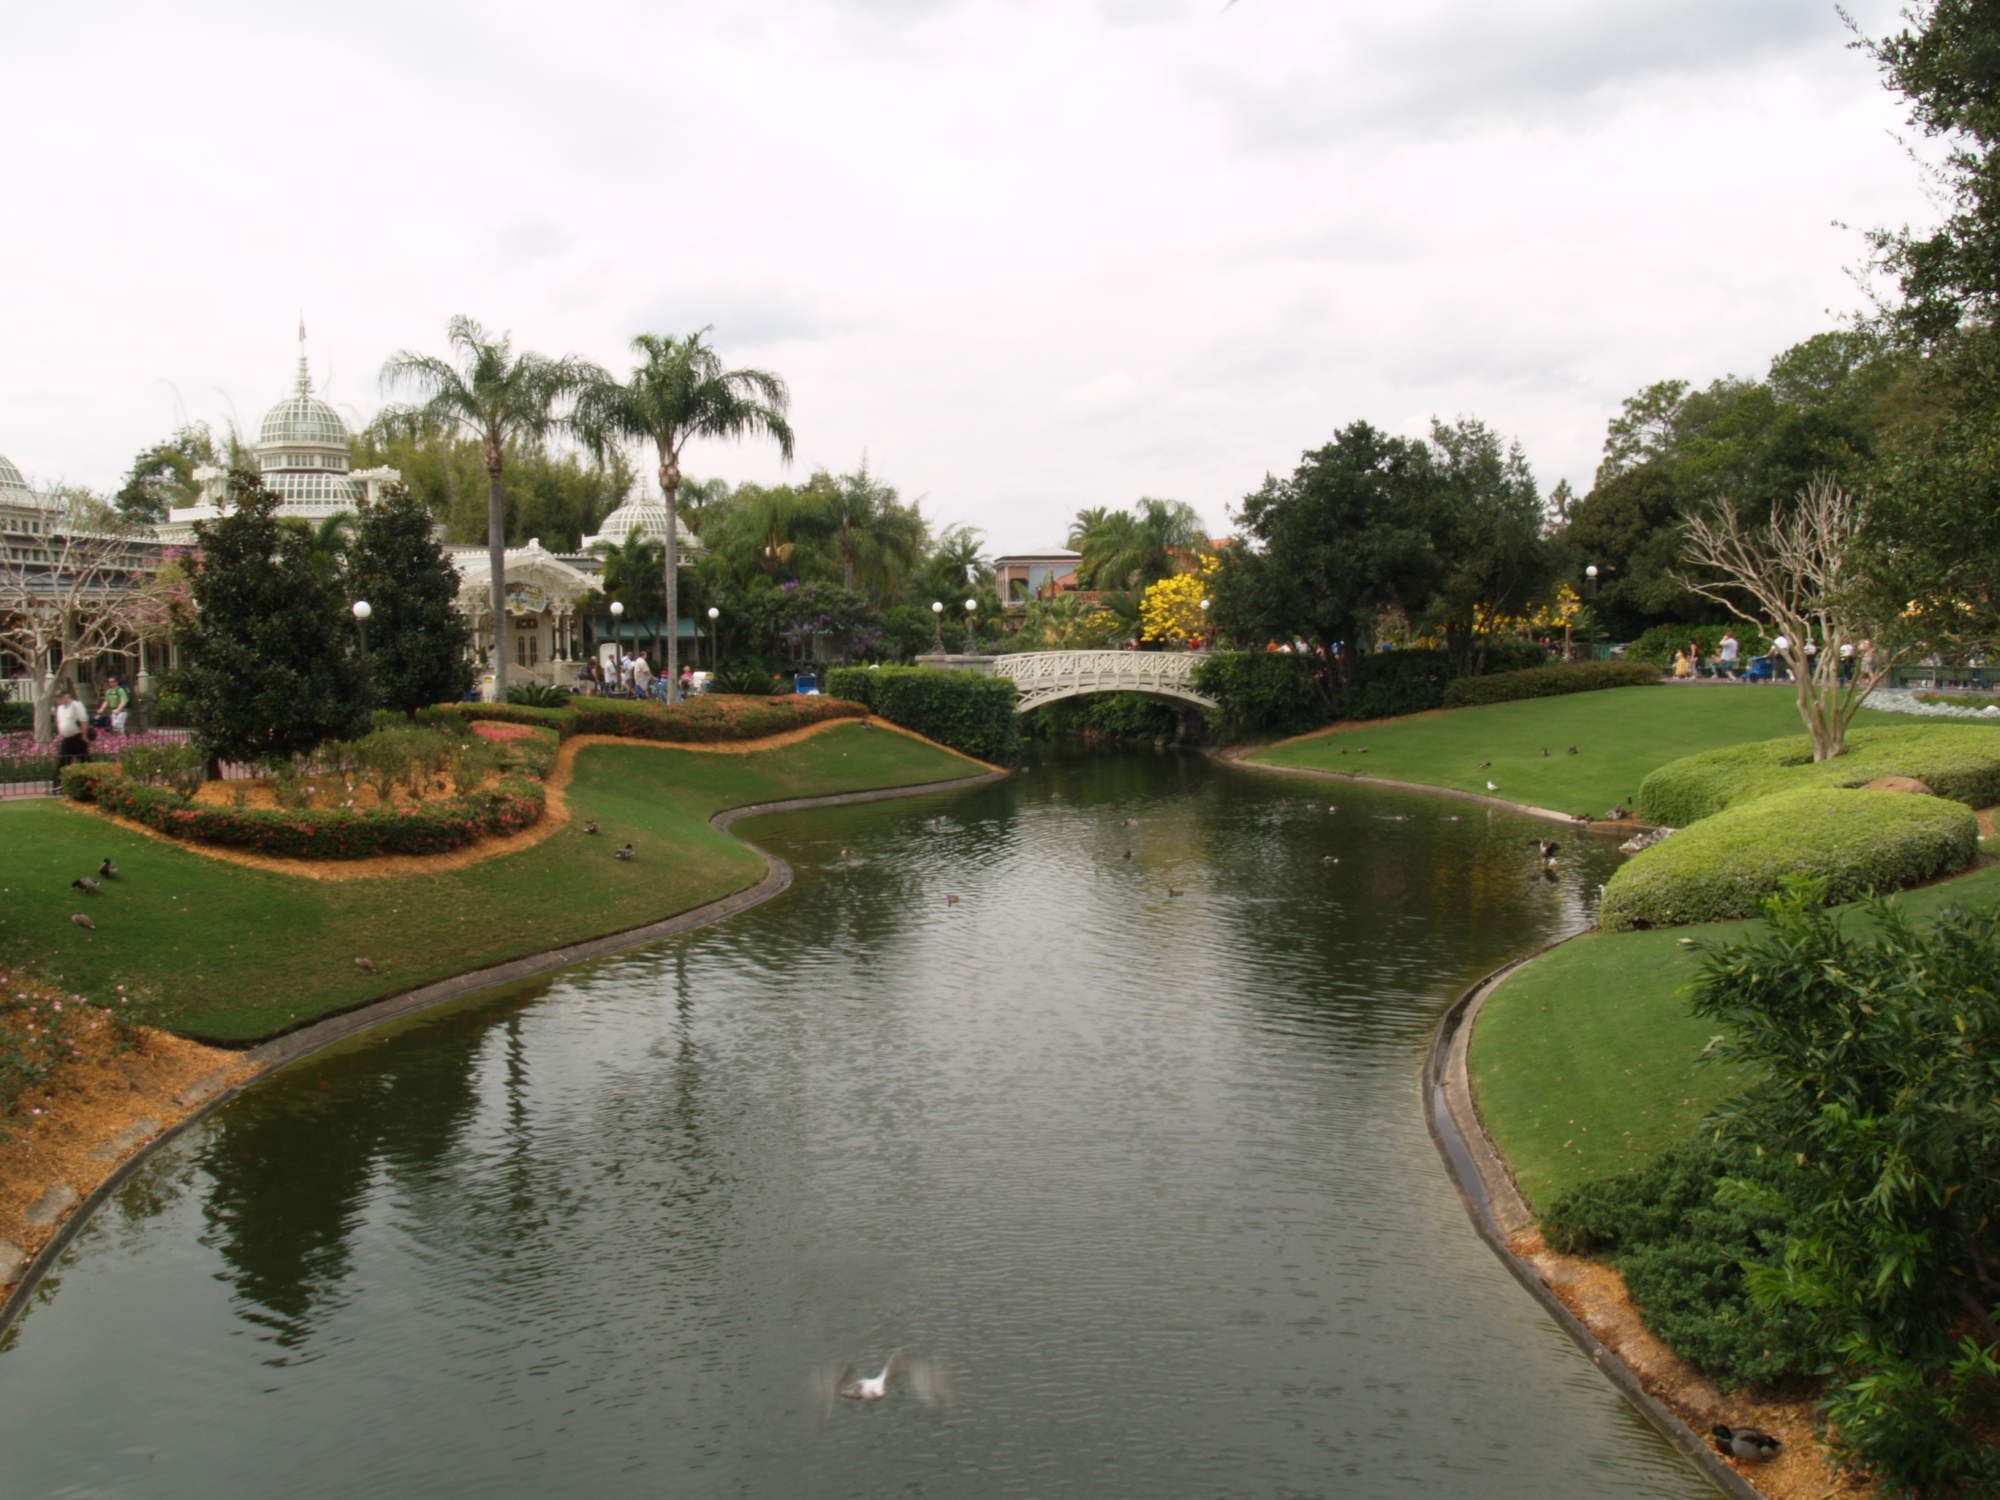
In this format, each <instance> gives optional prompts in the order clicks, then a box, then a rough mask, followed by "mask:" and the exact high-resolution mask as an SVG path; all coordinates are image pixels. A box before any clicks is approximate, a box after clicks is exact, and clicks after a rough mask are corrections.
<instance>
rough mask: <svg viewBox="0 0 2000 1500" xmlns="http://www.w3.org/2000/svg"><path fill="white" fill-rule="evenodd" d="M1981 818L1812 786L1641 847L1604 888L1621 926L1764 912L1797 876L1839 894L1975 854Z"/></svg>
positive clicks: (1921, 874)
mask: <svg viewBox="0 0 2000 1500" xmlns="http://www.w3.org/2000/svg"><path fill="white" fill-rule="evenodd" d="M1978 841H1979V822H1978V819H1976V818H1974V817H1973V815H1972V812H1971V810H1970V809H1969V808H1967V807H1964V806H1962V805H1961V804H1959V803H1957V802H1949V801H1946V800H1945V799H1944V798H1942V797H1923V796H1914V795H1911V794H1909V793H1905V792H1859V791H1850V790H1846V789H1843V788H1836V787H1806V788H1804V789H1802V790H1799V791H1792V792H1779V793H1777V794H1775V795H1773V796H1767V797H1760V798H1758V799H1757V800H1756V801H1755V802H1752V803H1749V804H1747V805H1746V806H1742V807H1736V808H1732V809H1730V810H1729V811H1727V812H1722V813H1717V814H1716V815H1715V816H1713V817H1710V818H1706V819H1704V820H1703V821H1701V822H1699V823H1697V824H1695V825H1694V826H1693V827H1692V828H1684V829H1682V830H1681V831H1680V832H1679V833H1676V834H1675V835H1674V836H1673V837H1672V838H1670V839H1666V840H1663V841H1662V842H1660V843H1658V844H1655V845H1653V847H1652V848H1650V849H1647V850H1645V851H1644V852H1643V853H1640V854H1637V855H1634V856H1633V857H1632V859H1631V860H1630V861H1628V862H1627V863H1626V864H1624V865H1622V866H1620V867H1619V869H1618V871H1617V872H1616V873H1615V874H1614V875H1612V877H1611V879H1610V881H1609V882H1608V883H1607V884H1606V885H1605V887H1604V901H1603V904H1602V906H1601V907H1600V909H1599V911H1598V916H1597V920H1598V924H1599V925H1600V926H1602V927H1603V928H1605V929H1606V930H1607V931H1611V932H1618V931H1624V930H1626V929H1629V928H1634V927H1677V926H1682V925H1684V924H1686V923H1689V922H1720V921H1725V920H1727V919H1729V918H1731V917H1749V916H1755V915H1756V914H1757V910H1758V907H1759V904H1760V903H1761V902H1762V901H1763V900H1764V898H1765V897H1767V896H1772V895H1775V894H1777V893H1778V891H1779V890H1780V888H1781V887H1782V885H1783V883H1784V880H1785V878H1786V877H1787V876H1790V875H1814V876H1818V877H1819V878H1820V879H1822V880H1824V881H1825V882H1826V900H1827V902H1828V903H1829V904H1833V903H1838V902H1842V901H1852V900H1854V899H1856V898H1857V897H1860V896H1865V895H1869V894H1871V893H1885V892H1888V891H1893V890H1899V889H1901V888H1902V887H1904V886H1907V885H1915V884H1917V883H1918V882H1919V881H1924V880H1929V879H1931V878H1932V877H1933V876H1936V875H1944V874H1948V873H1950V872H1951V871H1953V870H1959V869H1963V868H1964V867H1965V866H1966V865H1969V864H1971V863H1972V859H1973V855H1974V852H1975V851H1976V849H1977V847H1978Z"/></svg>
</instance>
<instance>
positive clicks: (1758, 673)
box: [1743, 656, 1778, 682]
mask: <svg viewBox="0 0 2000 1500" xmlns="http://www.w3.org/2000/svg"><path fill="white" fill-rule="evenodd" d="M1743 680H1744V681H1745V682H1776V681H1777V680H1778V674H1777V672H1776V671H1775V670H1774V669H1773V668H1772V666H1771V658H1770V657H1768V656H1753V657H1751V658H1750V665H1749V667H1747V668H1746V669H1745V670H1744V673H1743Z"/></svg>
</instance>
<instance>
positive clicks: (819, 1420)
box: [805, 1359, 854, 1427]
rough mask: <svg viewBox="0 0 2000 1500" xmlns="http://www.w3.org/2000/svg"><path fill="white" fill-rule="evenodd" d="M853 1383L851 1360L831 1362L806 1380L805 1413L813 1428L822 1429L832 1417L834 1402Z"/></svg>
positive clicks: (852, 1364)
mask: <svg viewBox="0 0 2000 1500" xmlns="http://www.w3.org/2000/svg"><path fill="white" fill-rule="evenodd" d="M853 1382H854V1361H853V1360H851V1359H850V1360H832V1361H829V1362H827V1363H826V1364H823V1365H821V1366H819V1368H817V1369H816V1370H814V1371H813V1372H812V1374H811V1375H809V1376H808V1377H807V1378H806V1387H805V1397H806V1412H807V1415H809V1416H810V1417H811V1418H812V1421H813V1425H814V1426H815V1427H824V1426H825V1425H826V1422H827V1419H828V1418H829V1417H831V1416H832V1415H833V1405H834V1402H836V1401H837V1400H839V1399H840V1393H841V1392H842V1391H843V1390H845V1389H846V1388H847V1387H848V1386H849V1385H851V1384H853Z"/></svg>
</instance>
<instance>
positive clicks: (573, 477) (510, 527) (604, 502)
mask: <svg viewBox="0 0 2000 1500" xmlns="http://www.w3.org/2000/svg"><path fill="white" fill-rule="evenodd" d="M352 448H353V454H354V458H353V462H354V467H355V468H357V469H366V468H374V467H376V466H378V465H387V466H389V467H390V468H393V469H395V470H397V471H398V472H399V473H401V474H402V476H403V483H404V484H406V485H408V486H409V488H410V493H412V494H413V495H415V496H416V497H417V498H418V499H419V500H421V501H422V502H423V503H424V505H425V506H426V507H427V508H428V509H429V510H430V512H431V514H432V515H433V516H434V517H436V518H437V520H438V521H440V522H442V523H443V525H444V528H445V539H446V540H447V541H452V542H481V541H484V540H485V539H486V512H487V498H488V497H487V486H486V461H485V456H484V446H483V445H482V444H481V443H479V442H477V441H475V440H473V439H471V438H468V437H465V436H463V435H462V434H461V433H459V432H458V431H457V430H456V429H441V428H439V427H438V426H437V425H436V424H435V423H431V422H426V421H422V420H413V419H412V418H410V417H409V416H407V415H403V414H398V413H394V412H391V413H385V414H382V415H380V416H378V417H377V418H376V419H375V420H374V421H373V422H371V423H369V425H368V427H367V428H366V429H365V430H364V431H362V432H360V433H359V434H357V435H356V436H355V438H354V440H353V444H352ZM635 477H636V476H635V475H634V473H633V470H632V466H631V464H630V463H629V462H627V460H626V458H625V455H624V454H622V453H613V454H611V455H610V457H609V458H608V459H606V460H603V461H599V460H597V459H595V458H592V457H590V456H588V455H585V454H579V453H577V452H574V451H572V450H568V449H558V448H553V447H547V446H543V445H541V444H538V443H533V442H524V441H520V440H516V441H514V442H512V443H509V444H508V445H507V454H506V468H505V473H504V474H503V475H502V478H501V509H502V514H503V516H504V519H505V530H506V533H507V545H508V546H509V547H519V546H522V545H524V544H526V543H527V542H528V541H529V540H530V539H531V538H540V539H541V542H542V544H543V545H544V546H546V547H547V548H548V549H549V550H550V551H552V552H574V551H575V550H576V549H577V548H578V547H580V546H582V545H583V539H584V538H585V537H586V536H590V535H592V534H593V533H595V532H597V531H598V530H599V529H600V528H601V527H602V525H603V522H604V518H605V517H606V516H608V515H610V514H611V512H612V511H614V510H616V509H617V508H618V507H619V506H620V505H622V504H624V503H625V500H626V499H627V497H628V496H630V494H631V493H632V485H633V482H634V479H635Z"/></svg>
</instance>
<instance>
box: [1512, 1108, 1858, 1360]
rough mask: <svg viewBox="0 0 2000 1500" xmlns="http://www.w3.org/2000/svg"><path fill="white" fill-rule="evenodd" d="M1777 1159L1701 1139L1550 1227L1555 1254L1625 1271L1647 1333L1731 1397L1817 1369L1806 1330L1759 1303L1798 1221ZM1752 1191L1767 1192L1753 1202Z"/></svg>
mask: <svg viewBox="0 0 2000 1500" xmlns="http://www.w3.org/2000/svg"><path fill="white" fill-rule="evenodd" d="M1789 1175H1791V1174H1790V1172H1789V1170H1788V1169H1787V1167H1786V1166H1785V1165H1783V1164H1781V1159H1780V1158H1777V1157H1764V1158H1760V1157H1759V1156H1758V1155H1757V1154H1756V1152H1755V1151H1753V1150H1751V1149H1750V1148H1748V1147H1746V1146H1743V1145H1740V1144H1734V1143H1726V1142H1723V1141H1720V1140H1718V1139H1716V1138H1715V1137H1714V1136H1712V1135H1699V1136H1696V1137H1694V1138H1692V1139H1690V1140H1685V1141H1681V1142H1679V1143H1677V1144H1676V1145H1674V1146H1672V1147H1670V1148H1668V1149H1667V1150H1665V1151H1663V1152H1661V1153H1660V1154H1659V1155H1658V1156H1655V1157H1654V1158H1653V1159H1652V1160H1650V1161H1648V1162H1647V1163H1646V1164H1645V1165H1644V1166H1642V1167H1636V1168H1634V1169H1633V1170H1632V1171H1630V1172H1621V1173H1620V1174H1619V1175H1618V1176H1616V1177H1607V1178H1600V1179H1598V1180H1596V1181H1593V1182H1585V1183H1580V1184H1579V1185H1577V1186H1576V1187H1573V1188H1571V1189H1570V1190H1569V1191H1568V1192H1567V1193H1564V1194H1563V1195H1562V1197H1560V1198H1558V1199H1557V1200H1556V1202H1555V1203H1554V1205H1553V1206H1552V1207H1551V1208H1550V1209H1549V1212H1548V1215H1547V1217H1545V1218H1544V1219H1543V1221H1542V1234H1543V1237H1544V1238H1545V1239H1547V1241H1548V1242H1549V1244H1550V1246H1551V1247H1552V1248H1554V1249H1556V1250H1559V1251H1561V1252H1562V1253H1564V1254H1566V1255H1592V1256H1595V1257H1597V1258H1599V1259H1601V1260H1604V1261H1606V1262H1608V1263H1609V1264H1611V1265H1613V1266H1616V1267H1617V1268H1618V1270H1619V1272H1620V1273H1621V1274H1622V1275H1623V1276H1624V1278H1625V1289H1626V1290H1627V1291H1628V1292H1630V1293H1631V1295H1632V1300H1633V1301H1634V1302H1636V1303H1637V1304H1638V1306H1639V1310H1640V1311H1641V1312H1642V1313H1643V1314H1644V1315H1645V1319H1646V1326H1647V1327H1648V1328H1650V1329H1651V1330H1652V1331H1653V1332H1654V1333H1655V1334H1657V1335H1658V1336H1659V1337H1660V1339H1661V1340H1662V1341H1663V1342H1664V1343H1665V1344H1666V1345H1667V1347H1668V1348H1670V1349H1672V1350H1673V1351H1674V1353H1676V1354H1678V1355H1680V1357H1681V1358H1682V1359H1685V1360H1687V1361H1688V1362H1689V1363H1691V1364H1693V1365H1694V1366H1696V1367H1697V1368H1698V1369H1700V1370H1701V1371H1702V1373H1704V1374H1706V1375H1709V1376H1712V1377H1713V1378H1714V1379H1715V1380H1717V1381H1718V1382H1720V1383H1721V1384H1723V1385H1724V1386H1758V1385H1769V1384H1771V1383H1773V1382H1774V1381H1777V1380H1781V1379H1784V1378H1785V1377H1786V1376H1790V1375H1803V1374H1807V1373H1810V1372H1811V1371H1812V1370H1813V1369H1814V1368H1815V1366H1816V1365H1817V1364H1818V1362H1819V1353H1818V1346H1817V1345H1816V1343H1815V1341H1814V1339H1813V1337H1812V1330H1811V1326H1810V1324H1809V1322H1808V1320H1807V1319H1806V1318H1805V1317H1804V1315H1803V1314H1801V1313H1800V1312H1798V1311H1797V1310H1796V1309H1793V1308H1784V1307H1780V1308H1769V1307H1765V1306H1763V1305H1761V1304H1759V1303H1758V1302H1757V1301H1756V1300H1755V1299H1754V1298H1753V1297H1752V1296H1751V1294H1750V1292H1749V1289H1748V1287H1747V1286H1746V1284H1745V1275H1746V1270H1747V1268H1748V1267H1751V1266H1766V1267H1768V1266H1772V1265H1775V1264H1776V1263H1777V1262H1778V1261H1779V1259H1780V1258H1781V1257H1782V1255H1783V1251H1784V1243H1785V1236H1786V1233H1787V1231H1788V1229H1789V1227H1790V1216H1789V1215H1788V1214H1787V1213H1786V1212H1785V1211H1784V1209H1783V1208H1782V1206H1780V1205H1779V1204H1777V1203H1774V1202H1773V1201H1772V1198H1771V1195H1770V1192H1769V1190H1770V1189H1772V1188H1774V1187H1776V1186H1778V1185H1779V1184H1780V1181H1781V1179H1784V1178H1786V1177H1788V1176H1789ZM1745 1183H1754V1184H1756V1185H1758V1186H1759V1187H1762V1188H1764V1189H1766V1190H1767V1191H1766V1192H1765V1193H1762V1194H1758V1193H1746V1192H1744V1191H1743V1190H1742V1189H1743V1185H1744V1184H1745Z"/></svg>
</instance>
